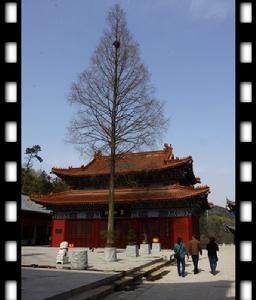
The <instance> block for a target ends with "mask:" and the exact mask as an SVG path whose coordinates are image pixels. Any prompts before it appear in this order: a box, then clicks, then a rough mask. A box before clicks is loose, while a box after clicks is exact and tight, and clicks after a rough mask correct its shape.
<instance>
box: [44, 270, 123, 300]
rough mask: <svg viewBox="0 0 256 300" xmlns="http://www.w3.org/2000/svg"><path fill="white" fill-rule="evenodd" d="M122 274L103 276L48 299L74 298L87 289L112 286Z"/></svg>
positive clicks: (63, 299)
mask: <svg viewBox="0 0 256 300" xmlns="http://www.w3.org/2000/svg"><path fill="white" fill-rule="evenodd" d="M122 276H123V275H122V274H114V275H112V276H109V277H107V278H103V279H101V280H98V281H95V282H92V283H89V284H86V285H83V286H80V287H78V288H75V289H72V290H70V291H67V292H64V293H61V294H58V295H55V296H52V297H49V298H48V300H65V299H73V297H76V296H79V295H80V294H83V293H85V292H87V291H91V290H94V289H97V288H100V287H101V286H109V285H111V286H112V284H113V282H115V281H116V280H119V279H120V278H122ZM74 299H75V298H74Z"/></svg>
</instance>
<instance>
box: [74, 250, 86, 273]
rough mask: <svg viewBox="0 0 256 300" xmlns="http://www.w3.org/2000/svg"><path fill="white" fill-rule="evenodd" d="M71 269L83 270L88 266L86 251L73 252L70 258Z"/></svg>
mask: <svg viewBox="0 0 256 300" xmlns="http://www.w3.org/2000/svg"><path fill="white" fill-rule="evenodd" d="M70 263H71V269H73V270H85V269H86V268H87V266H88V258H87V251H86V250H73V251H72V254H71V257H70Z"/></svg>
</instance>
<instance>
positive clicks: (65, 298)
mask: <svg viewBox="0 0 256 300" xmlns="http://www.w3.org/2000/svg"><path fill="white" fill-rule="evenodd" d="M170 264H171V262H170V261H166V260H164V259H163V258H159V259H156V260H154V261H151V262H148V263H146V264H144V265H141V266H139V267H136V268H133V269H131V270H129V271H124V272H121V273H119V274H114V275H112V276H109V277H108V278H105V279H102V280H98V281H96V282H93V283H91V284H88V285H85V286H82V287H79V288H77V289H73V290H71V291H68V292H65V293H62V294H59V295H56V296H53V297H50V298H47V299H48V300H60V299H61V300H98V299H103V298H104V297H106V296H107V295H109V294H111V293H112V292H114V291H117V290H122V289H123V288H125V287H126V286H129V285H130V284H132V283H133V282H135V281H137V280H140V279H141V278H143V277H144V278H146V279H147V280H150V281H153V280H157V279H160V278H161V277H162V276H163V275H165V274H167V273H168V272H169V271H167V270H165V267H166V266H168V265H170Z"/></svg>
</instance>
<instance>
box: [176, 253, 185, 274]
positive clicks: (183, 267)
mask: <svg viewBox="0 0 256 300" xmlns="http://www.w3.org/2000/svg"><path fill="white" fill-rule="evenodd" d="M180 265H181V270H180ZM177 270H178V274H179V276H181V275H182V276H185V257H183V258H180V257H178V258H177Z"/></svg>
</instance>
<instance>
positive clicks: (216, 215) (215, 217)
mask: <svg viewBox="0 0 256 300" xmlns="http://www.w3.org/2000/svg"><path fill="white" fill-rule="evenodd" d="M224 224H229V225H231V226H234V225H235V216H234V214H233V213H230V212H229V211H228V210H227V209H226V208H225V207H221V206H218V205H216V206H215V207H214V208H212V209H210V210H208V216H207V213H204V214H203V215H202V216H201V217H200V233H201V234H200V239H201V243H202V245H203V247H205V245H206V244H207V243H208V241H209V238H210V237H215V238H216V241H217V243H219V244H222V243H225V244H231V243H234V235H233V234H232V233H230V232H227V231H225V227H224V226H223V225H224Z"/></svg>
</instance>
